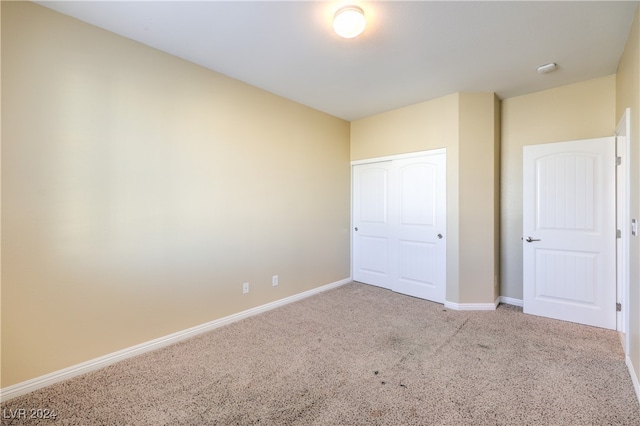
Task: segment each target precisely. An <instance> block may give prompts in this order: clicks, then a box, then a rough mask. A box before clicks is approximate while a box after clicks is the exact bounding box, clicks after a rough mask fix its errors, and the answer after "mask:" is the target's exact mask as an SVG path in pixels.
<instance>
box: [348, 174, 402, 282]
mask: <svg viewBox="0 0 640 426" xmlns="http://www.w3.org/2000/svg"><path fill="white" fill-rule="evenodd" d="M390 174H391V161H384V162H379V163H372V164H362V165H358V166H355V167H354V168H353V193H352V199H353V201H352V203H353V206H352V208H353V213H352V214H353V225H354V228H353V229H354V232H353V240H352V241H353V279H354V280H356V281H360V282H363V283H367V284H373V285H377V286H380V287H384V288H388V289H391V288H392V285H393V280H392V278H391V272H390V266H391V264H390V259H389V254H390V250H391V247H390V246H391V243H390V235H391V226H390V223H389V198H390V194H389V189H390V188H389V183H390V182H389V180H390Z"/></svg>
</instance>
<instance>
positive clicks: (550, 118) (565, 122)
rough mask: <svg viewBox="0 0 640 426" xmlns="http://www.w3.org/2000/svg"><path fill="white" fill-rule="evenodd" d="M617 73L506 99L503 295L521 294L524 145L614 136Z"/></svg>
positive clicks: (502, 213) (504, 113) (503, 124)
mask: <svg viewBox="0 0 640 426" xmlns="http://www.w3.org/2000/svg"><path fill="white" fill-rule="evenodd" d="M614 113H615V75H611V76H608V77H603V78H599V79H595V80H589V81H585V82H581V83H577V84H572V85H568V86H563V87H559V88H556V89H550V90H545V91H541V92H536V93H533V94H529V95H523V96H518V97H514V98H509V99H505V100H503V101H502V150H501V151H502V152H501V155H502V171H501V173H502V175H501V176H502V178H501V182H502V183H501V186H502V188H501V193H502V195H501V197H502V200H501V205H502V206H501V210H502V212H501V217H502V229H501V233H502V237H501V239H502V243H501V246H502V259H501V269H502V273H501V295H502V296H506V297H512V298H515V299H522V240H521V237H522V147H523V146H525V145H534V144H542V143H550V142H561V141H569V140H575V139H589V138H597V137H603V136H612V135H613V131H614V130H615V114H614Z"/></svg>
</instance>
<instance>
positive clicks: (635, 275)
mask: <svg viewBox="0 0 640 426" xmlns="http://www.w3.org/2000/svg"><path fill="white" fill-rule="evenodd" d="M626 108H631V144H630V148H631V158H630V161H629V164H631V176H630V181H631V186H630V187H631V206H630V211H631V217H632V218H636V219H640V171H639V170H638V165H639V164H640V10H638V11H637V12H636V16H635V19H634V21H633V26H632V27H631V31H630V33H629V38H628V40H627V44H626V46H625V50H624V53H623V55H622V59H621V60H620V64H619V67H618V72H617V75H616V115H615V118H616V123H617V122H618V121H619V120H620V119H621V118H622V115H623V114H624V111H625V109H626ZM629 242H630V244H629V246H630V265H629V266H630V271H629V272H630V288H629V290H630V300H629V305H630V306H629V315H630V321H629V330H628V333H629V340H630V353H629V357H630V359H631V362H632V364H633V368H634V370H635V373H636V375H637V377H636V378H637V379H638V382H640V241H639V238H638V237H631V239H630V241H629ZM639 397H640V395H639Z"/></svg>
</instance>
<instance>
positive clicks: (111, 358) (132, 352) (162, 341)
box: [0, 277, 352, 402]
mask: <svg viewBox="0 0 640 426" xmlns="http://www.w3.org/2000/svg"><path fill="white" fill-rule="evenodd" d="M350 282H352V279H351V277H348V278H344V279H342V280H339V281H335V282H333V283H330V284H326V285H323V286H320V287H316V288H314V289H311V290H307V291H304V292H302V293H298V294H294V295H293V296H288V297H285V298H283V299H279V300H276V301H274V302H270V303H266V304H264V305H260V306H256V307H255V308H251V309H247V310H245V311H241V312H238V313H235V314H231V315H228V316H226V317H223V318H218V319H216V320H213V321H209V322H207V323H204V324H200V325H197V326H195V327H191V328H187V329H185V330H182V331H178V332H176V333H172V334H169V335H166V336H162V337H159V338H157V339H153V340H149V341H148V342H144V343H140V344H138V345H135V346H131V347H129V348H125V349H122V350H119V351H116V352H112V353H110V354H107V355H103V356H100V357H98V358H94V359H91V360H88V361H84V362H81V363H79V364H76V365H72V366H70V367H67V368H63V369H61V370H57V371H54V372H51V373H48V374H45V375H43V376H39V377H35V378H33V379H29V380H26V381H24V382H20V383H16V384H14V385H11V386H7V387H5V388H2V389H0V402H4V401H7V400H9V399H12V398H15V397H18V396H21V395H25V394H27V393H29V392H33V391H35V390H38V389H41V388H44V387H46V386H50V385H53V384H55V383H58V382H61V381H63V380H67V379H71V378H73V377H76V376H79V375H81V374H85V373H89V372H91V371H94V370H98V369H100V368H104V367H106V366H108V365H111V364H115V363H116V362H119V361H122V360H125V359H127V358H131V357H134V356H137V355H141V354H143V353H145V352H150V351H153V350H156V349H160V348H163V347H165V346H169V345H172V344H174V343H177V342H180V341H182V340H185V339H188V338H190V337H194V336H197V335H198V334H202V333H206V332H208V331H211V330H214V329H216V328H219V327H222V326H225V325H228V324H231V323H233V322H236V321H239V320H242V319H245V318H248V317H251V316H254V315H258V314H261V313H263V312H267V311H270V310H272V309H275V308H278V307H280V306H284V305H287V304H289V303H292V302H296V301H298V300H302V299H305V298H307V297H310V296H313V295H316V294H318V293H321V292H323V291H326V290H331V289H333V288H336V287H340V286H342V285H345V284H348V283H350Z"/></svg>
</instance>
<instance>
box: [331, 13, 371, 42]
mask: <svg viewBox="0 0 640 426" xmlns="http://www.w3.org/2000/svg"><path fill="white" fill-rule="evenodd" d="M366 25H367V21H366V19H365V18H364V12H363V11H362V9H360V8H359V7H358V6H345V7H343V8H340V9H338V11H337V12H336V14H335V16H334V18H333V29H334V31H335V32H336V33H337V34H338V35H339V36H340V37H344V38H354V37H357V36H358V35H360V34H361V33H362V31H364V27H365V26H366Z"/></svg>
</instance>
